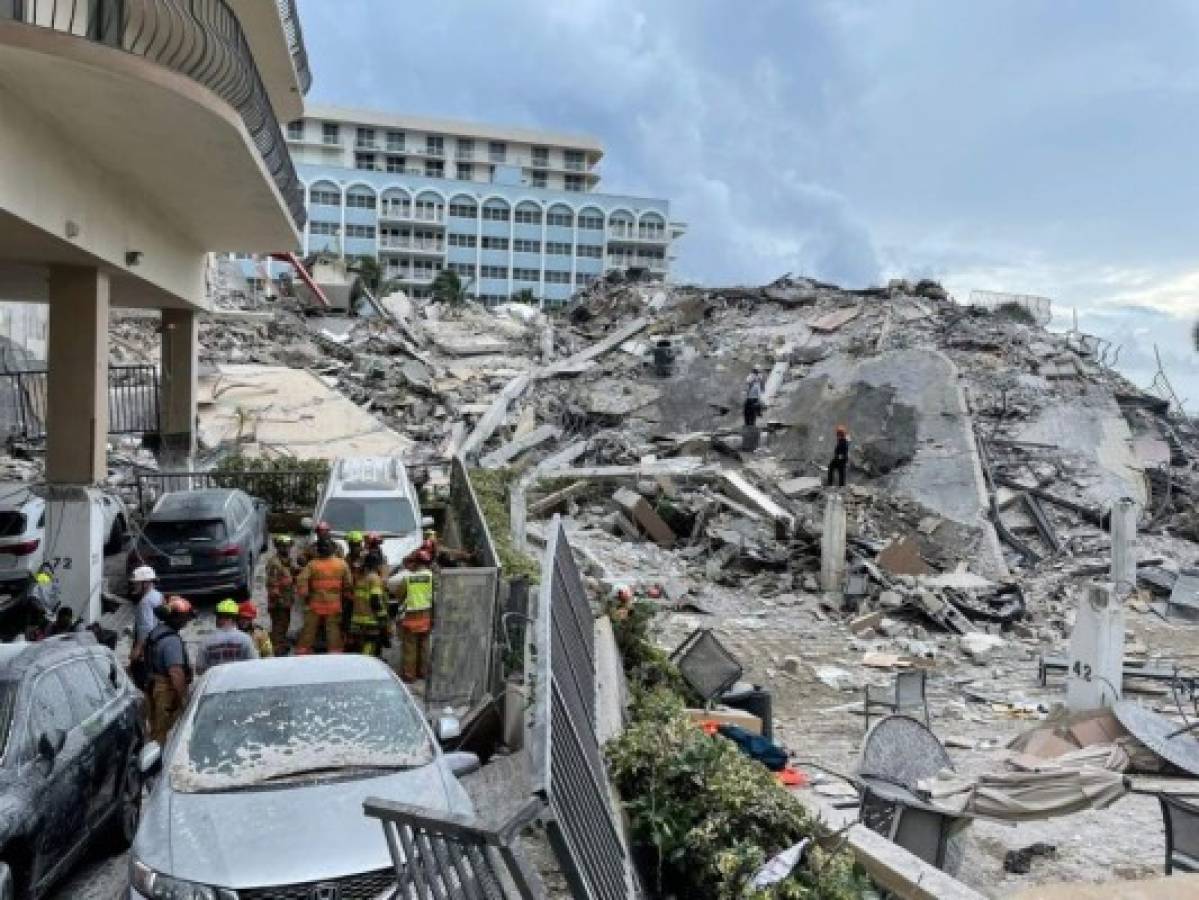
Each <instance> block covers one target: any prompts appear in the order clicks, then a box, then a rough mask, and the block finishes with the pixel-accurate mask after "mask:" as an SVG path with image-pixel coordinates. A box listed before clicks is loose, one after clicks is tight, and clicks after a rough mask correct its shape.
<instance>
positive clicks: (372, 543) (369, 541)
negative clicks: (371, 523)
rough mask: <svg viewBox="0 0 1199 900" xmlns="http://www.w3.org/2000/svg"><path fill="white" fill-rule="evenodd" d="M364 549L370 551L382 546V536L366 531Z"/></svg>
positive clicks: (375, 532)
mask: <svg viewBox="0 0 1199 900" xmlns="http://www.w3.org/2000/svg"><path fill="white" fill-rule="evenodd" d="M365 544H366V548H367V549H368V550H370V549H371V548H373V547H382V546H383V536H382V535H381V534H379V532H377V531H368V532H367V533H366V540H365Z"/></svg>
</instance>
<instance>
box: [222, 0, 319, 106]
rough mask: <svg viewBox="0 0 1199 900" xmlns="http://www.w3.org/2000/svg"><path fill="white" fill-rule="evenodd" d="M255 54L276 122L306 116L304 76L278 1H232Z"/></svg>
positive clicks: (230, 1) (230, 0)
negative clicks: (302, 80)
mask: <svg viewBox="0 0 1199 900" xmlns="http://www.w3.org/2000/svg"><path fill="white" fill-rule="evenodd" d="M229 6H230V7H231V8H232V9H233V12H234V13H235V14H236V15H237V19H238V22H240V23H241V30H242V32H243V33H244V34H245V36H246V40H247V41H248V42H249V44H250V51H251V52H252V53H253V54H254V63H255V65H256V66H257V67H258V74H259V75H260V76H261V77H262V83H263V86H264V87H266V92H267V96H268V97H270V100H271V107H272V108H273V109H274V111H275V118H277V119H278V120H279V121H280V122H290V121H291V120H292V119H298V118H300V116H302V115H303V114H304V95H303V94H302V93H301V90H300V76H299V74H298V73H297V72H296V67H295V60H294V58H293V57H292V54H291V47H290V45H289V44H288V41H287V34H286V33H285V32H284V30H283V20H282V19H281V18H280V16H279V7H278V6H277V5H276V3H275V0H229Z"/></svg>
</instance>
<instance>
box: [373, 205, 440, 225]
mask: <svg viewBox="0 0 1199 900" xmlns="http://www.w3.org/2000/svg"><path fill="white" fill-rule="evenodd" d="M379 218H380V219H392V220H397V221H403V222H444V221H445V208H444V207H441V208H439V209H436V210H433V211H429V210H424V209H413V208H412V207H410V206H403V205H396V204H390V203H385V204H384V205H383V207H382V209H381V210H380V211H379Z"/></svg>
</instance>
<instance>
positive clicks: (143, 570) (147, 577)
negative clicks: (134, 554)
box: [129, 566, 158, 584]
mask: <svg viewBox="0 0 1199 900" xmlns="http://www.w3.org/2000/svg"><path fill="white" fill-rule="evenodd" d="M129 580H130V581H131V582H132V583H134V584H137V583H138V582H139V581H157V580H158V573H157V572H155V571H154V570H153V569H151V568H150V567H149V566H138V567H137V568H136V569H134V570H133V574H132V575H131V576H129Z"/></svg>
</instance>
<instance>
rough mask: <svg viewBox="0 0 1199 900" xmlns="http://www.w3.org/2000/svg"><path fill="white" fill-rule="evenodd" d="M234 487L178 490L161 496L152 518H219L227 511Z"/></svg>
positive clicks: (235, 491) (151, 515)
mask: <svg viewBox="0 0 1199 900" xmlns="http://www.w3.org/2000/svg"><path fill="white" fill-rule="evenodd" d="M236 493H238V491H237V490H235V489H234V488H208V489H206V490H203V491H178V492H176V493H171V494H163V495H162V497H160V498H159V500H158V504H157V505H156V506H155V507H154V511H153V512H152V513H150V517H151V518H152V519H195V518H217V517H220V516H221V515H222V514H223V513H224V511H225V504H226V503H228V502H229V498H230V497H232V496H233V495H234V494H236Z"/></svg>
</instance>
